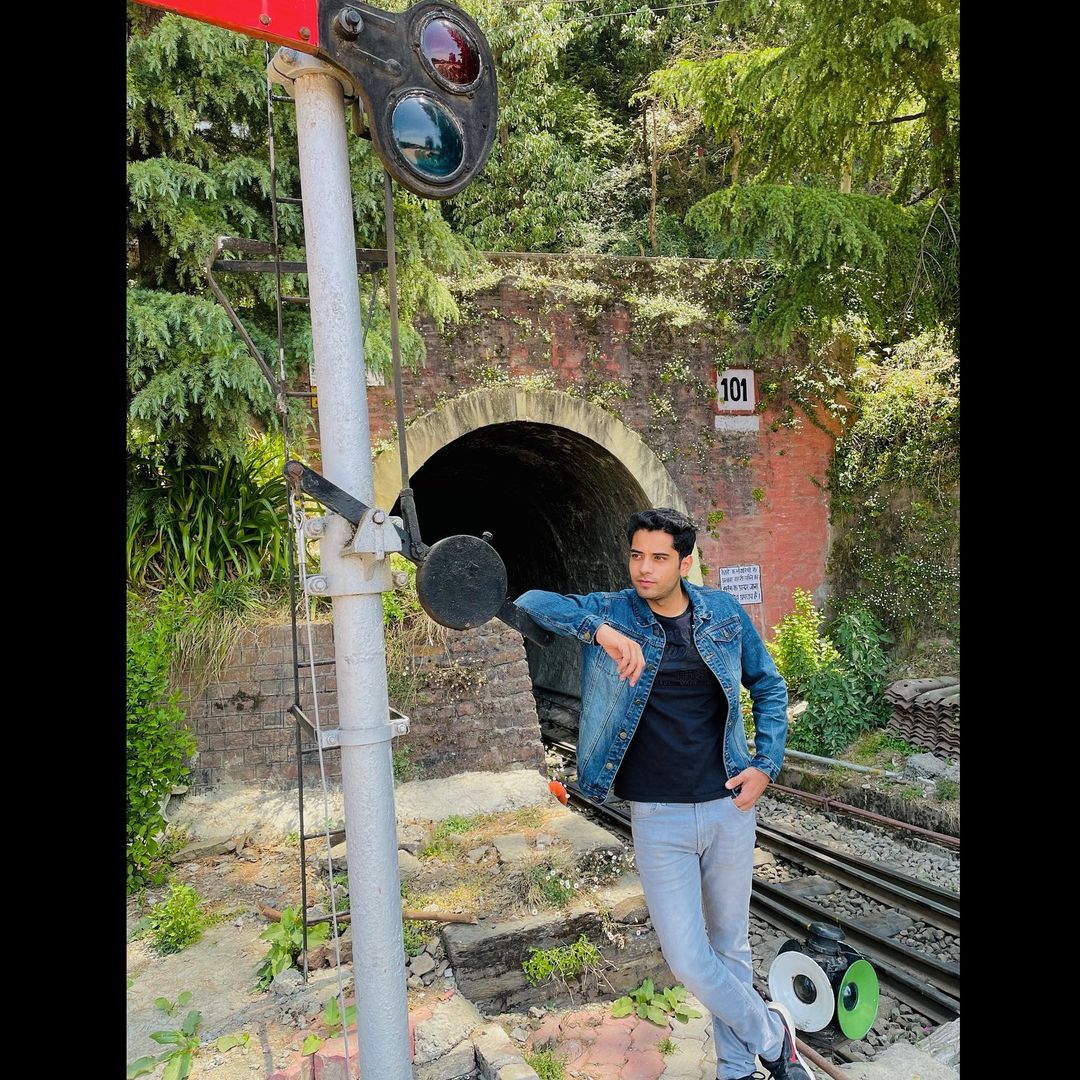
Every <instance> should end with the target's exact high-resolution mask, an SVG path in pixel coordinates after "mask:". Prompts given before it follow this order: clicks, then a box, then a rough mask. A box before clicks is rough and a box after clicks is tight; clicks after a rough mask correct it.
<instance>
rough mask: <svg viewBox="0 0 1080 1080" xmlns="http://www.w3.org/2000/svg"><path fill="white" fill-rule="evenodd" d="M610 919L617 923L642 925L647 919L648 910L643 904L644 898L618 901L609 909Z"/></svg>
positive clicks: (637, 897) (634, 897)
mask: <svg viewBox="0 0 1080 1080" xmlns="http://www.w3.org/2000/svg"><path fill="white" fill-rule="evenodd" d="M611 917H612V918H613V919H614V920H615V921H616V922H617V923H629V924H638V923H643V922H644V921H645V920H646V919H647V918H648V917H649V908H648V905H647V904H646V903H645V897H644V896H641V895H638V896H628V897H626V898H625V899H624V900H620V901H619V902H618V903H617V904H616V905H615V906H614V907H613V908H612V909H611Z"/></svg>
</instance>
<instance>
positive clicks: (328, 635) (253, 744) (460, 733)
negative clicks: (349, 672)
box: [184, 621, 544, 790]
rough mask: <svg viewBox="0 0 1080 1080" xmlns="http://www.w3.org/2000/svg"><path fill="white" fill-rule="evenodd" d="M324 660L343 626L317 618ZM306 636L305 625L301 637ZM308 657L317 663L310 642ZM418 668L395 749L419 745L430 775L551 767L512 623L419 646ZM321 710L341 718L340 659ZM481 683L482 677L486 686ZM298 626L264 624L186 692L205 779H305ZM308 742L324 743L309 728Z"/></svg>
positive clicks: (208, 783)
mask: <svg viewBox="0 0 1080 1080" xmlns="http://www.w3.org/2000/svg"><path fill="white" fill-rule="evenodd" d="M312 633H313V637H314V641H315V658H316V660H323V659H333V658H334V642H333V627H332V626H331V624H329V623H316V624H314V625H313V627H312ZM305 638H306V634H305V631H304V629H303V627H301V641H304V640H305ZM300 656H301V660H302V662H305V663H306V660H307V652H306V649H305V648H303V647H301V650H300ZM411 666H412V667H413V668H414V669H416V670H419V671H421V672H422V678H421V681H420V685H419V687H418V690H419V692H418V693H417V695H416V700H415V701H413V702H411V703H406V702H397V701H393V700H391V704H392V705H395V706H398V707H400V708H402V710H403V711H406V712H407V713H408V715H409V718H410V721H411V726H410V730H409V734H408V735H405V736H403V737H401V738H398V739H395V740H394V742H393V745H394V749H400V748H401V747H402V746H408V747H409V750H410V757H409V760H410V762H411V763H412V764H413V765H415V766H417V767H418V768H419V770H420V776H421V778H424V779H427V778H431V777H436V776H449V775H452V774H454V773H459V772H467V771H470V770H476V769H504V768H510V767H512V766H516V767H523V766H524V767H527V768H534V769H541V770H542V769H543V766H544V752H543V748H542V746H541V743H540V727H539V722H538V720H537V716H536V703H535V701H534V700H533V696H532V693H531V690H532V683H531V681H530V679H529V665H528V661H527V660H526V658H525V649H524V646H523V645H522V642H521V635H520V634H518V633H516V632H515V631H512V630H510V629H509V628H508V627H506V626H505V625H504V624H503V623H501V622H497V621H496V622H490V623H488V624H487V625H486V626H481V627H478V628H477V629H475V630H467V631H465V632H462V633H456V632H453V633H450V634H448V635H447V639H446V641H445V643H440V644H437V645H434V646H427V647H423V648H420V649H418V650H417V652H416V653H415V654H414V656H413V659H412V661H411ZM308 670H309V669H306V668H305V669H303V676H302V678H301V682H300V687H301V696H300V707H301V709H302V710H303V711H304V713H305V714H306V715H307V716H308V717H309V718H310V719H312V720H314V718H315V711H314V704H313V700H312V696H311V693H310V686H311V680H310V677H309V676H308V674H307V672H308ZM315 679H316V683H317V685H318V690H319V720H320V723H321V724H322V726H323V727H326V728H336V727H337V726H338V709H337V680H336V677H335V675H334V666H333V665H332V664H331V665H325V666H319V667H317V668H316V676H315ZM478 684H479V685H478ZM293 697H294V684H293V681H292V632H291V629H290V627H289V626H288V625H285V626H267V627H261V628H260V629H258V630H257V631H253V632H251V633H250V634H249V635H248V636H247V638H246V640H244V641H243V642H242V643H241V644H240V645H238V646H237V647H236V648H234V649H233V651H232V653H231V655H230V657H229V661H228V667H227V668H226V670H225V671H224V673H223V678H222V679H221V681H219V682H214V683H211V684H210V685H209V686H208V687H207V688H206V689H205V690H204V691H203V692H202V693H200V694H197V695H192V694H191V693H190V692H189V694H188V696H187V699H186V701H185V702H184V705H185V708H186V710H187V714H188V720H189V722H190V724H191V726H192V729H193V730H194V732H195V736H196V742H197V745H198V755H197V757H196V760H195V764H194V770H193V780H192V784H193V787H195V788H196V789H199V790H201V789H205V788H209V787H213V786H214V785H216V784H220V783H225V782H228V783H244V782H248V783H250V782H258V783H260V784H262V785H264V786H274V785H281V786H289V785H292V784H295V782H296V722H295V721H294V719H293V717H292V716H291V715H290V714H289V713H288V712H287V709H288V708H289V706H290V705H291V704H292V702H293ZM303 745H304V746H305V747H313V746H314V745H315V744H314V741H313V740H311V739H308V738H307V737H306V736H305V738H304V740H303ZM324 758H325V764H326V774H327V777H328V778H329V779H331V780H339V779H340V777H341V753H340V751H338V750H328V751H326V752H325V755H324ZM318 779H319V767H318V755H317V754H308V755H305V762H304V782H305V784H314V783H318Z"/></svg>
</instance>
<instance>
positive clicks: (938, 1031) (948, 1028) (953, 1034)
mask: <svg viewBox="0 0 1080 1080" xmlns="http://www.w3.org/2000/svg"><path fill="white" fill-rule="evenodd" d="M917 1045H918V1048H919V1049H920V1050H923V1051H925V1052H926V1053H928V1054H929V1055H930V1056H931V1057H932V1058H934V1059H935V1060H936V1061H940V1062H941V1064H942V1065H948V1066H949V1067H950V1068H955V1069H959V1068H960V1021H959V1020H953V1021H951V1022H950V1023H948V1024H942V1025H941V1027H939V1028H935V1029H934V1030H933V1031H932V1032H930V1034H929V1035H927V1036H926V1038H925V1039H922V1040H921V1041H920V1042H919V1043H918V1044H917Z"/></svg>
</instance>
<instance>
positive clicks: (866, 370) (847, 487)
mask: <svg viewBox="0 0 1080 1080" xmlns="http://www.w3.org/2000/svg"><path fill="white" fill-rule="evenodd" d="M849 393H850V397H851V400H852V403H853V405H854V406H855V407H856V408H857V410H858V414H857V417H856V419H855V420H854V422H853V423H852V424H851V425H850V426H849V427H848V428H847V429H846V430H845V432H844V434H843V435H842V437H841V438H840V439H839V441H838V442H837V444H836V453H835V457H834V459H833V464H832V466H831V468H830V473H829V487H830V491H831V493H832V501H831V507H830V510H831V520H832V522H833V524H834V525H836V526H837V534H836V537H835V539H834V542H833V546H832V550H831V553H830V563H829V569H830V572H831V574H832V576H833V578H834V581H835V582H836V587H837V591H838V593H839V594H840V595H841V596H857V597H859V598H860V599H862V600H863V601H864V602H865V604H866V606H867V607H868V608H869V610H870V611H872V612H873V613H874V615H875V617H876V618H877V619H879V620H880V621H881V623H882V624H884V625H885V626H886V627H888V629H889V630H890V631H891V632H892V633H893V634H894V635H896V636H897V637H898V638H899V639H900V641H901V643H902V644H903V645H904V646H905V647H911V646H912V645H913V644H914V642H915V641H916V640H917V639H918V638H919V637H921V636H932V635H938V634H941V633H943V632H944V633H946V634H949V635H951V636H954V637H955V636H956V632H957V626H958V619H959V587H960V583H959V539H958V537H959V516H958V515H959V482H960V429H959V428H960V376H959V361H958V359H957V357H956V354H955V352H954V351H953V349H952V347H951V346H950V343H949V339H948V337H947V335H945V334H944V333H943V332H942V331H934V332H929V333H927V334H924V335H922V336H920V337H918V338H913V339H912V340H911V341H909V342H906V343H904V344H903V345H900V346H897V348H896V349H893V350H890V351H889V352H888V353H887V354H882V356H881V357H880V358H879V359H878V360H876V361H871V360H870V359H869V358H867V359H866V360H864V362H863V363H862V364H861V366H860V368H859V371H858V377H857V379H856V380H855V381H854V382H853V383H852V385H851V388H850V391H849Z"/></svg>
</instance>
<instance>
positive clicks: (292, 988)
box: [270, 968, 304, 997]
mask: <svg viewBox="0 0 1080 1080" xmlns="http://www.w3.org/2000/svg"><path fill="white" fill-rule="evenodd" d="M303 989H304V973H303V972H302V971H299V970H298V969H297V968H286V969H285V970H284V971H279V972H278V973H277V974H276V975H275V976H274V979H273V982H271V983H270V991H271V993H274V994H278V995H280V996H281V997H289V996H291V995H292V994H297V993H299V992H300V991H301V990H303Z"/></svg>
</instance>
